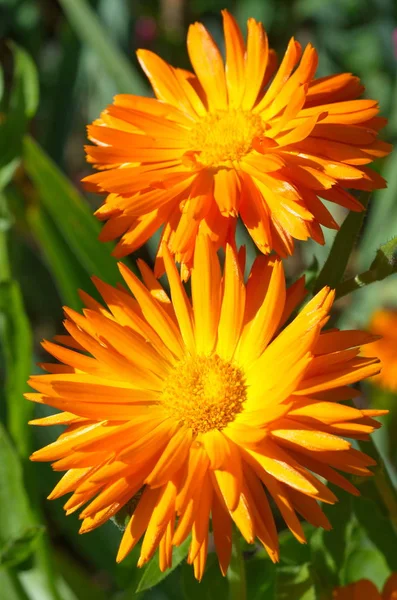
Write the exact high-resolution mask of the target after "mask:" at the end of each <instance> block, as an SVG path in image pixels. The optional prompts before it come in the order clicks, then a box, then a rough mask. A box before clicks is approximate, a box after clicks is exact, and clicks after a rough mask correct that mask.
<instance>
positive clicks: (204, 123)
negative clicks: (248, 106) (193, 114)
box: [189, 110, 265, 167]
mask: <svg viewBox="0 0 397 600" xmlns="http://www.w3.org/2000/svg"><path fill="white" fill-rule="evenodd" d="M264 129H265V126H264V123H263V121H262V119H261V117H260V116H259V115H256V114H253V113H252V112H248V111H241V110H230V111H222V112H221V111H220V112H217V113H214V114H209V115H207V116H206V117H205V118H203V119H202V120H201V121H200V122H199V123H197V125H196V126H195V127H194V128H193V129H192V130H191V132H190V137H189V144H190V147H191V150H192V151H193V152H194V153H197V160H198V161H199V162H200V163H201V164H202V165H203V166H206V167H220V166H223V165H224V164H225V163H227V162H229V161H239V160H240V159H241V158H242V157H243V156H245V155H246V154H247V153H248V152H250V151H251V150H252V141H253V139H254V138H255V137H256V136H260V135H262V134H263V132H264Z"/></svg>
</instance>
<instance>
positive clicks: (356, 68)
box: [0, 0, 397, 600]
mask: <svg viewBox="0 0 397 600" xmlns="http://www.w3.org/2000/svg"><path fill="white" fill-rule="evenodd" d="M223 8H228V9H229V10H230V11H231V12H233V14H234V15H235V16H236V17H237V20H238V21H239V23H240V25H241V26H242V27H243V30H244V31H245V23H246V20H247V19H248V18H249V17H255V18H256V19H257V20H260V21H262V22H263V23H264V26H265V28H266V30H267V32H268V35H269V38H270V43H271V46H272V47H273V48H275V49H276V50H277V52H278V54H279V56H282V54H283V52H284V50H285V48H286V45H287V43H288V40H289V38H290V37H291V36H292V35H294V36H295V37H296V38H297V39H298V40H299V41H300V42H301V43H302V44H304V45H305V44H306V43H307V42H309V41H310V42H311V43H312V44H313V45H314V46H315V47H316V48H317V50H318V52H319V55H320V61H319V69H318V72H317V75H318V76H323V75H329V74H332V73H338V72H345V71H348V72H353V73H354V74H356V75H358V76H359V77H360V78H361V79H362V81H363V83H364V85H365V86H366V92H365V95H366V96H367V97H370V98H375V99H378V100H379V102H380V106H381V115H382V116H386V117H388V119H389V124H388V126H387V128H386V129H385V130H384V133H383V134H382V137H383V138H384V139H386V140H387V141H389V142H392V143H394V142H395V140H396V138H397V77H396V75H397V3H396V1H395V0H240V1H235V2H231V1H228V0H222V1H220V0H162V1H160V0H145V1H143V0H92V1H91V2H89V1H88V0H59V1H58V2H57V1H55V0H0V61H1V64H2V68H3V82H2V83H3V85H0V91H4V93H3V97H2V101H1V105H0V335H1V348H0V380H1V381H0V383H1V385H2V389H1V390H0V396H1V405H0V418H1V421H2V423H3V426H2V429H1V430H0V433H1V435H0V596H1V597H2V598H4V599H5V600H91V599H92V600H93V599H95V600H102V599H108V598H110V599H112V600H128V599H129V598H136V597H142V598H143V597H144V598H145V600H146V599H148V600H161V599H166V598H169V599H174V598H175V599H176V600H179V599H189V600H190V599H193V600H194V599H195V598H197V599H198V598H200V599H209V600H211V599H212V598H214V599H215V598H223V597H226V594H227V588H226V587H225V586H226V585H227V583H226V581H225V580H223V579H222V578H221V576H220V574H219V573H218V572H217V569H218V567H217V564H216V560H215V555H214V554H210V556H209V561H208V572H207V574H206V576H205V578H204V581H203V583H202V584H201V585H198V584H196V583H195V582H194V581H193V577H192V574H191V568H190V567H188V566H187V565H185V564H183V562H181V561H182V559H183V558H184V556H185V554H184V552H185V549H184V548H182V550H181V551H180V552H179V551H178V552H179V554H178V552H177V554H176V556H175V565H177V564H178V562H179V563H180V565H179V566H178V567H177V568H176V569H175V570H174V571H173V573H172V574H171V575H170V576H169V577H168V578H166V579H164V580H163V581H162V582H161V583H160V585H159V586H158V587H156V589H153V590H150V588H151V587H153V585H155V584H156V583H158V581H160V578H161V577H162V575H161V574H160V573H159V571H158V568H157V563H156V561H154V562H153V563H152V564H151V565H150V566H149V567H148V568H146V569H144V570H137V569H136V567H135V563H136V559H137V552H133V553H132V555H131V556H130V557H128V558H127V559H126V560H125V561H124V562H123V563H122V564H121V565H116V564H115V556H116V551H117V546H118V543H119V540H120V537H121V533H120V531H119V530H118V528H117V527H116V526H115V525H114V524H112V523H108V524H107V525H106V526H102V527H101V528H100V529H99V530H96V531H95V532H93V533H90V534H87V535H84V536H79V535H78V529H79V523H78V518H77V516H76V515H72V516H70V517H67V518H66V517H65V516H64V512H63V509H62V504H63V502H62V500H57V501H53V502H47V501H46V500H45V498H46V496H47V495H48V494H49V492H50V490H51V488H52V487H53V486H54V485H55V483H56V482H57V480H58V478H59V474H56V473H55V474H54V473H52V471H51V468H50V466H49V465H48V464H44V465H41V464H31V463H29V461H28V456H29V454H30V453H31V452H32V450H33V449H34V448H35V447H38V446H42V445H44V444H45V443H49V442H50V441H52V440H53V439H55V437H56V435H58V434H59V431H55V429H56V428H52V430H51V431H43V429H45V428H29V427H28V426H27V421H28V420H29V419H30V418H33V414H36V413H38V412H40V411H37V408H36V407H35V406H33V405H32V406H31V405H30V403H28V402H26V401H25V400H23V398H22V394H23V392H25V391H27V388H26V384H25V381H26V379H27V376H28V375H29V373H30V372H32V371H36V372H38V371H39V367H37V366H36V365H37V363H39V362H40V361H43V360H44V358H45V357H44V354H43V352H42V350H41V347H40V341H41V340H42V339H43V338H51V337H52V336H53V335H54V334H56V333H60V332H61V329H62V325H61V322H62V305H64V304H67V305H68V306H72V307H74V308H77V309H78V308H80V306H81V303H80V299H79V296H78V294H77V289H78V288H83V289H85V290H86V291H88V292H90V293H93V294H95V292H93V287H92V284H91V282H90V279H89V277H90V276H91V275H92V274H94V273H95V274H96V275H98V276H100V277H101V278H103V279H105V280H106V281H107V282H109V283H115V282H116V281H118V271H117V268H116V264H115V260H114V259H113V258H112V257H111V256H110V251H111V245H109V244H107V245H104V244H100V243H99V242H98V240H97V235H98V232H99V229H100V226H99V224H98V223H97V222H96V221H95V219H94V217H93V216H92V212H93V210H94V209H95V208H96V207H98V206H99V204H100V199H99V198H97V197H87V195H85V194H84V192H83V190H82V187H81V185H80V180H81V178H82V177H84V176H85V175H87V174H88V173H90V167H89V166H88V165H87V164H86V163H85V158H84V144H85V143H86V134H85V126H86V125H87V124H88V123H90V122H91V121H92V120H93V119H95V118H96V117H97V116H98V115H99V113H100V111H101V110H102V109H103V108H104V107H105V106H106V105H107V104H109V103H110V102H111V101H112V97H113V95H115V94H116V93H128V92H130V93H134V94H141V95H148V94H150V91H149V86H148V84H147V82H146V81H145V78H144V76H143V74H142V73H141V72H140V70H139V66H138V63H137V60H136V58H135V50H136V49H137V48H148V49H150V50H153V51H154V52H156V53H159V54H160V55H161V56H162V57H163V58H164V59H165V60H167V61H169V62H171V63H172V64H173V65H175V66H179V67H184V68H190V67H189V63H188V58H187V53H186V46H185V38H186V30H187V27H188V25H189V23H191V22H192V21H195V20H200V21H201V22H203V23H204V24H205V25H206V27H207V28H208V29H209V30H210V31H211V33H212V34H213V36H214V38H215V39H216V41H217V42H218V43H219V45H220V46H221V47H222V30H221V19H220V10H221V9H223ZM375 168H377V169H378V170H380V171H381V172H382V175H383V176H384V177H386V179H387V180H388V184H389V187H388V189H387V190H382V191H379V192H376V193H375V194H374V195H373V198H372V201H371V206H370V209H369V212H368V216H367V217H366V221H365V223H364V228H363V232H362V234H361V236H360V240H359V244H358V247H357V248H356V251H355V252H354V254H353V256H352V260H351V262H350V264H349V267H348V268H349V273H350V274H351V275H352V274H356V273H359V272H362V271H365V270H366V269H368V268H369V266H370V264H371V262H372V260H373V258H374V256H375V252H376V250H377V248H378V247H379V246H380V245H381V244H383V243H385V242H386V241H387V240H389V239H390V238H391V237H392V236H393V235H396V233H397V154H396V153H394V154H392V155H391V156H390V157H389V158H388V160H387V161H386V162H384V163H378V164H377V165H376V167H375ZM344 214H345V213H344V212H343V209H339V211H336V218H337V220H338V221H339V222H341V221H342V220H343V218H344ZM333 235H334V233H332V232H330V233H329V234H327V245H326V246H325V247H320V246H316V245H315V244H312V243H306V244H301V245H300V246H299V247H298V252H297V255H296V256H295V257H294V258H293V259H289V260H288V261H287V271H288V274H289V277H290V278H291V279H295V278H296V277H297V276H299V275H300V274H301V273H302V271H304V270H306V272H307V273H308V276H309V277H313V276H314V275H315V274H316V273H317V272H318V268H319V267H321V265H322V264H323V263H324V260H325V258H326V256H327V254H328V252H329V247H330V246H329V245H330V244H331V243H332V237H333ZM239 236H240V242H244V241H246V240H245V238H244V233H243V232H242V231H240V233H239ZM155 251H156V244H155V242H151V243H149V244H147V246H146V247H145V248H143V249H142V250H141V251H140V255H141V256H143V257H144V258H145V259H146V260H147V261H148V262H149V263H151V262H152V261H153V258H154V255H155ZM252 253H253V250H251V255H252ZM383 306H397V280H396V276H392V277H390V278H388V279H386V280H384V281H383V282H380V283H376V284H374V285H373V286H369V287H368V288H366V289H365V290H360V291H358V292H355V293H354V294H353V295H352V296H351V297H349V298H348V299H344V300H342V301H341V302H339V303H338V304H337V306H336V313H335V314H336V315H337V318H338V324H339V325H341V326H344V327H345V326H349V327H365V326H366V325H367V323H368V319H369V316H370V314H371V312H372V310H373V309H374V308H375V307H383ZM367 398H372V400H371V401H372V402H373V403H376V404H379V405H380V404H381V405H382V407H385V403H387V404H388V405H392V403H393V400H395V397H394V396H393V395H391V394H389V393H384V392H380V391H376V390H375V391H374V388H371V387H370V386H367ZM367 401H368V400H367ZM40 414H44V413H43V412H41V413H40ZM392 422H393V419H392V417H390V419H389V430H390V427H391V426H390V423H392ZM33 429H35V431H33ZM384 431H385V433H383V434H381V435H382V437H380V438H379V440H378V441H379V443H380V445H381V447H382V448H383V449H384V452H385V454H386V458H388V459H389V460H391V462H393V461H394V456H393V453H394V452H395V450H394V449H393V447H392V446H393V445H392V444H391V443H390V440H389V437H388V435H387V431H388V428H387V427H386V428H385V430H384ZM339 495H340V494H339ZM367 509H368V511H369V512H368V514H371V518H372V517H373V515H374V513H373V507H372V506H370V505H368V506H367ZM338 510H339V509H338V508H337V507H334V508H333V511H334V512H333V519H335V518H337V519H340V520H342V521H343V519H345V521H346V523H347V522H348V521H347V516H346V515H344V514H342V513H340V514H339V513H338ZM365 510H366V508H365V505H364V508H363V509H362V512H363V515H362V520H363V523H364V525H365V522H366V517H365ZM338 514H339V516H338ZM355 518H356V520H357V519H358V520H360V517H359V516H357V515H356V517H355ZM376 523H377V525H376V527H375V529H376V528H377V529H378V532H376V531H375V532H374V531H373V527H372V529H371V531H365V532H364V530H362V529H357V531H358V533H355V534H354V536H355V537H354V536H353V537H352V539H351V540H350V542H351V548H353V550H354V552H353V550H352V549H350V550H349V552H350V554H349V556H347V557H345V558H346V560H345V561H344V563H343V565H344V566H343V569H344V581H346V582H348V581H350V580H354V579H357V578H359V577H360V576H369V577H370V578H372V579H373V580H374V581H375V582H376V583H377V584H378V585H382V584H383V582H384V580H385V578H386V577H387V575H388V574H389V573H390V571H391V570H395V571H397V564H394V562H396V563H397V558H395V559H392V558H389V556H388V549H390V548H391V546H390V548H387V547H385V548H383V549H382V548H381V549H379V544H380V546H382V544H386V545H387V544H388V543H391V542H390V540H389V542H387V541H380V542H379V543H378V542H377V541H376V539H374V536H375V538H376V535H378V537H379V531H382V532H383V533H385V535H384V536H383V537H388V534H387V531H388V530H387V522H386V521H384V520H383V521H382V520H380V521H379V523H378V522H376ZM364 525H363V526H364ZM382 527H383V529H382ZM364 529H365V526H364ZM367 529H368V526H367ZM309 533H310V532H309ZM331 535H332V534H331ZM338 535H339V534H338ZM360 536H361V537H360ZM342 541H343V540H341V539H339V538H338V537H337V535H335V536H334V538H332V539H331V548H332V546H333V547H334V550H335V548H336V547H338V544H341V543H342ZM281 542H282V546H283V550H282V563H281V566H280V568H279V569H278V571H277V573H276V571H275V569H274V568H273V567H272V565H271V564H270V562H269V561H268V560H267V559H266V557H265V556H264V553H263V552H261V551H258V552H255V551H254V550H252V548H250V549H248V548H247V549H246V558H247V561H246V567H247V580H248V581H249V595H248V598H249V600H252V599H253V600H256V599H257V600H262V599H267V598H268V599H270V598H275V597H277V598H278V599H280V600H282V599H284V598H285V599H287V598H288V599H292V600H293V599H296V600H299V599H304V600H311V599H314V598H315V597H316V595H315V594H316V592H315V588H316V581H315V578H316V575H315V574H313V572H312V567H311V564H315V560H316V556H317V555H316V554H315V550H314V549H313V548H316V547H317V546H316V545H315V543H317V545H318V540H317V542H316V540H314V542H313V545H311V544H309V545H308V546H306V547H300V546H299V545H298V544H297V542H295V541H294V540H293V539H292V538H291V536H290V535H289V534H288V533H287V532H282V533H281ZM349 548H350V546H349ZM360 552H361V554H360ZM393 552H394V554H397V553H395V546H394V547H393ZM393 552H392V553H393ZM331 554H332V552H331ZM349 557H350V558H349ZM333 560H334V563H335V570H338V569H339V567H340V564H338V561H340V560H342V559H341V558H340V557H339V558H338V557H337V553H335V552H334V554H333ZM313 561H314V562H313ZM393 561H394V562H393ZM1 565H3V566H2V567H1ZM319 568H320V567H319ZM339 570H340V569H339ZM211 573H213V575H211ZM361 573H362V575H361Z"/></svg>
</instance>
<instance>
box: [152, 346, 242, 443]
mask: <svg viewBox="0 0 397 600" xmlns="http://www.w3.org/2000/svg"><path fill="white" fill-rule="evenodd" d="M245 399H246V385H245V379H244V375H243V372H242V371H241V369H239V368H238V367H237V366H236V365H234V364H232V363H230V362H228V361H225V360H223V359H222V358H220V357H219V356H217V355H214V356H194V357H191V356H189V357H186V358H184V359H183V360H181V361H180V362H179V363H178V364H177V365H176V366H175V367H174V369H173V371H172V372H171V373H170V375H169V376H168V378H167V379H166V380H165V383H164V388H163V392H162V396H161V400H162V404H163V406H164V408H165V409H166V411H167V412H168V413H169V415H170V416H171V417H172V418H174V419H177V420H178V421H181V422H183V423H184V424H185V425H187V426H188V427H191V429H192V430H193V432H194V433H205V432H206V431H210V430H211V429H223V428H224V427H226V425H227V424H228V423H230V422H231V421H233V420H234V418H235V417H236V415H237V414H238V413H240V412H241V411H242V410H243V403H244V400H245Z"/></svg>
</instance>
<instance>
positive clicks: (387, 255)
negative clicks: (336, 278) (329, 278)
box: [336, 236, 397, 298]
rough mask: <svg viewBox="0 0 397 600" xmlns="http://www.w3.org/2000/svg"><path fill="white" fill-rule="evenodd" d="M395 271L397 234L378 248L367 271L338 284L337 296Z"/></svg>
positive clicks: (396, 268) (396, 265) (384, 277)
mask: <svg viewBox="0 0 397 600" xmlns="http://www.w3.org/2000/svg"><path fill="white" fill-rule="evenodd" d="M395 273H397V236H395V237H393V238H392V239H391V240H389V241H388V242H386V243H385V244H382V246H380V248H378V250H377V252H376V255H375V259H374V260H373V261H372V264H371V266H370V267H369V269H368V270H367V271H365V272H364V273H361V274H360V275H356V276H355V277H352V278H350V279H346V281H342V283H340V284H339V285H337V286H336V298H341V297H342V296H346V294H350V293H351V292H354V291H355V290H357V289H359V288H361V287H364V286H366V285H369V284H370V283H374V282H375V281H382V279H386V277H389V275H393V274H395Z"/></svg>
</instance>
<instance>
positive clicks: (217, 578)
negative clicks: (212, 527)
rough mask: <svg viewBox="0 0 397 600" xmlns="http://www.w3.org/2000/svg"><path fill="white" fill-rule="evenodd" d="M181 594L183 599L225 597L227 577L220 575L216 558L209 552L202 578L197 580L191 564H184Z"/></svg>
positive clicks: (209, 599)
mask: <svg viewBox="0 0 397 600" xmlns="http://www.w3.org/2000/svg"><path fill="white" fill-rule="evenodd" d="M180 573H181V587H182V595H183V598H184V599H185V600H220V599H221V598H222V599H223V598H227V594H228V586H227V579H226V578H225V577H223V576H222V573H221V571H220V568H219V563H218V558H217V556H216V554H215V553H213V552H212V553H211V554H209V555H208V558H207V565H206V567H205V573H204V577H203V579H202V580H201V581H200V582H198V581H197V579H195V577H194V572H193V566H192V565H188V564H184V565H183V566H182V567H181V569H180Z"/></svg>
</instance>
